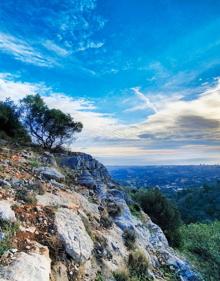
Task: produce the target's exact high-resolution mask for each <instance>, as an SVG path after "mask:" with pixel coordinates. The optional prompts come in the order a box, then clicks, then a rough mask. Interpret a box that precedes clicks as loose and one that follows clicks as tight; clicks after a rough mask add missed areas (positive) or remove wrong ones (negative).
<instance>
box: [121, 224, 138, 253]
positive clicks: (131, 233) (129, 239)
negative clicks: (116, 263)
mask: <svg viewBox="0 0 220 281" xmlns="http://www.w3.org/2000/svg"><path fill="white" fill-rule="evenodd" d="M123 239H124V244H125V246H126V247H127V248H128V249H129V250H132V249H134V247H135V242H136V233H135V230H134V229H132V228H127V229H125V230H124V233H123Z"/></svg>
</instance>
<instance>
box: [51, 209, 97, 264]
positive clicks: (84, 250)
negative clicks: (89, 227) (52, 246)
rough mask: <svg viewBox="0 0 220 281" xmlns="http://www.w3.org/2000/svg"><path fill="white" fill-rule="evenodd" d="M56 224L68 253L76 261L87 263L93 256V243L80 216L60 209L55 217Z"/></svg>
mask: <svg viewBox="0 0 220 281" xmlns="http://www.w3.org/2000/svg"><path fill="white" fill-rule="evenodd" d="M55 223H56V226H57V231H58V234H59V236H60V238H61V240H62V241H63V243H64V245H65V249H66V252H67V253H68V254H69V255H70V256H71V257H72V258H73V259H74V260H75V261H77V262H79V263H84V262H86V261H87V260H88V259H89V258H90V256H91V254H92V250H93V241H92V239H91V238H90V236H89V235H88V233H87V231H86V229H85V226H84V224H83V222H82V220H81V218H80V216H79V215H77V214H76V213H75V212H74V211H72V210H69V209H59V210H58V211H57V213H56V216H55Z"/></svg>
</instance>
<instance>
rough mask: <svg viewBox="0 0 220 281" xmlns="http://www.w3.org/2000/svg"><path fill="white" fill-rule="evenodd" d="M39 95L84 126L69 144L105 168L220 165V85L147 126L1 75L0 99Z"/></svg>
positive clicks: (167, 109)
mask: <svg viewBox="0 0 220 281" xmlns="http://www.w3.org/2000/svg"><path fill="white" fill-rule="evenodd" d="M37 92H38V93H41V94H42V95H43V97H44V99H45V101H46V103H47V104H48V105H49V106H50V107H55V108H59V109H61V110H63V111H64V112H66V113H70V114H71V115H72V116H73V117H74V119H75V120H76V121H81V122H82V123H83V124H84V129H83V131H82V133H80V134H77V135H76V137H77V139H76V141H75V142H74V143H73V144H72V145H71V147H72V149H73V150H77V151H83V152H87V153H91V154H94V155H95V156H97V157H99V159H100V160H102V161H103V160H104V162H105V163H107V164H114V165H115V164H137V165H138V164H140V165H144V164H153V163H154V164H155V163H161V164H167V163H168V164H172V163H175V164H181V163H182V164H183V163H185V164H186V163H194V164H195V163H200V162H202V163H206V162H208V163H218V162H220V152H219V151H220V145H219V143H220V111H219V108H220V82H219V81H217V84H216V85H215V86H210V88H209V89H207V90H206V91H205V92H203V93H201V94H200V95H199V96H198V97H197V98H195V99H193V100H183V99H177V98H176V99H175V98H173V99H171V98H170V99H168V101H167V102H164V103H163V106H162V105H161V103H162V102H161V101H160V102H159V106H158V105H157V104H156V103H155V107H156V109H157V111H155V112H154V113H153V114H151V115H150V116H149V117H148V118H147V119H146V120H145V121H144V122H139V123H137V124H127V125H125V124H123V122H121V121H120V120H119V119H117V118H116V117H114V115H111V114H105V113H102V112H100V111H99V110H98V109H97V108H96V105H95V103H94V102H93V101H91V100H87V99H80V98H78V99H75V98H71V97H69V96H67V95H65V94H64V93H57V92H54V91H53V89H51V88H49V87H46V86H45V85H43V84H31V83H27V82H21V81H18V78H16V77H14V76H12V75H10V74H0V100H3V99H5V98H6V97H11V98H12V99H14V100H19V99H21V98H22V97H24V96H25V95H27V94H30V93H31V94H33V93H37Z"/></svg>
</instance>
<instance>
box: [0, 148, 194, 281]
mask: <svg viewBox="0 0 220 281" xmlns="http://www.w3.org/2000/svg"><path fill="white" fill-rule="evenodd" d="M129 200H130V199H129V198H127V196H126V194H125V193H124V192H122V191H120V187H118V186H117V185H116V184H115V183H114V182H113V181H112V179H111V177H110V176H109V174H108V172H107V170H106V168H105V167H104V166H103V165H102V164H101V163H99V162H98V161H96V160H95V159H94V158H92V157H91V156H90V155H87V154H83V153H71V152H65V153H63V154H61V153H60V154H54V155H53V154H51V153H49V152H46V151H40V150H39V149H37V148H30V147H26V148H21V147H15V146H14V147H12V146H9V145H7V144H2V145H1V148H0V227H1V228H0V255H1V258H0V263H1V267H0V281H6V280H11V281H30V280H32V281H72V280H85V281H104V280H106V281H110V280H116V281H117V280H125V281H126V280H132V281H133V280H135V281H138V280H139V281H144V280H185V281H189V280H199V277H198V276H197V274H196V273H195V272H194V271H193V270H192V268H191V266H190V265H189V264H188V263H187V262H186V261H185V260H183V259H182V258H180V257H178V255H177V254H176V253H175V251H174V250H173V249H172V248H170V247H169V245H168V242H167V239H166V237H165V236H164V234H163V232H162V230H161V229H160V228H159V227H158V226H157V225H155V224H154V223H152V221H151V219H150V218H149V217H148V216H147V215H146V214H144V213H143V212H141V216H138V217H135V216H133V215H132V214H131V212H130V209H129V207H128V204H127V203H128V201H129ZM120 278H121V279H120ZM122 278H124V279H122Z"/></svg>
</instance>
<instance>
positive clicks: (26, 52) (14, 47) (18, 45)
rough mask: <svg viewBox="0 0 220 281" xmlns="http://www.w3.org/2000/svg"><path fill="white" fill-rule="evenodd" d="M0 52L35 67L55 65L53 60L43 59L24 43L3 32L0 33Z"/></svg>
mask: <svg viewBox="0 0 220 281" xmlns="http://www.w3.org/2000/svg"><path fill="white" fill-rule="evenodd" d="M0 52H2V53H6V54H8V55H11V56H12V57H14V58H15V59H16V60H19V61H22V62H24V63H28V64H34V65H37V66H43V67H50V66H52V65H54V64H55V61H54V60H53V59H51V58H47V57H45V56H44V55H43V54H42V53H41V52H39V51H38V50H37V49H35V48H34V47H33V46H31V45H30V44H29V43H27V42H26V41H24V40H22V39H19V38H17V37H15V36H13V35H10V34H6V33H3V32H1V33H0Z"/></svg>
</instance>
